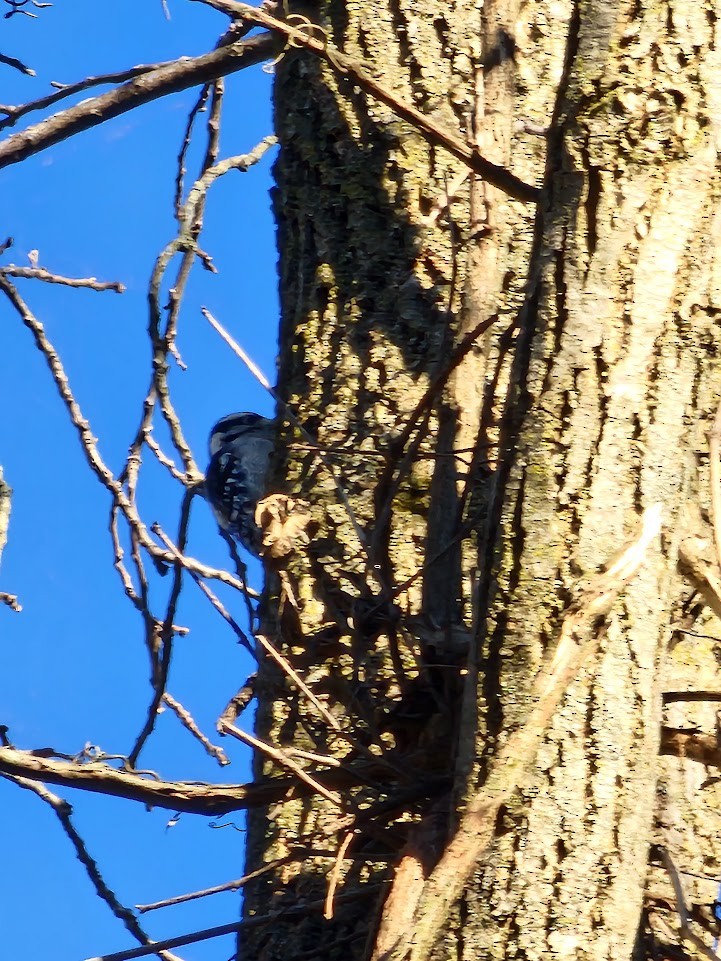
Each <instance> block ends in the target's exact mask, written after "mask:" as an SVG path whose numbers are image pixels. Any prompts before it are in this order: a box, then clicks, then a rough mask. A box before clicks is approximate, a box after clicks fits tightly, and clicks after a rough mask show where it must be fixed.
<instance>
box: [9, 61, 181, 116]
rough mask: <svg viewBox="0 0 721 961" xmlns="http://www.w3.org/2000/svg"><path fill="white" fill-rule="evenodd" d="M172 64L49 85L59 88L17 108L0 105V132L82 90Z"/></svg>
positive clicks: (135, 68) (139, 75)
mask: <svg viewBox="0 0 721 961" xmlns="http://www.w3.org/2000/svg"><path fill="white" fill-rule="evenodd" d="M171 63H172V61H170V60H168V61H166V62H164V63H151V64H145V65H141V66H138V67H131V68H130V70H121V71H119V72H116V73H106V74H102V75H101V76H97V77H85V79H84V80H80V81H79V82H78V83H68V84H60V83H56V82H54V83H51V86H52V87H57V88H59V89H58V90H57V92H56V93H51V94H48V95H47V96H45V97H41V98H40V99H39V100H30V101H29V102H28V103H23V104H20V105H19V106H17V107H11V106H10V105H5V104H3V105H0V113H4V114H6V119H5V120H0V130H2V129H3V128H5V127H14V126H15V124H16V123H17V122H18V120H19V119H20V118H21V117H24V116H25V115H26V114H28V113H31V112H32V111H34V110H44V109H45V108H46V107H52V106H53V104H56V103H58V102H59V101H61V100H64V99H65V98H66V97H72V96H73V94H76V93H80V92H81V91H83V90H87V89H88V88H89V87H99V86H102V85H103V84H106V83H124V82H125V81H126V80H132V79H133V77H141V76H142V75H143V74H146V73H150V72H151V71H153V70H159V69H160V68H161V67H167V66H169V65H170V64H171Z"/></svg>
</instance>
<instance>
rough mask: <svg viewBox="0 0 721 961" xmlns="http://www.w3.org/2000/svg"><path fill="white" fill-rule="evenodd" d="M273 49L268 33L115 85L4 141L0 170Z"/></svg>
mask: <svg viewBox="0 0 721 961" xmlns="http://www.w3.org/2000/svg"><path fill="white" fill-rule="evenodd" d="M277 50H278V42H277V40H276V38H275V37H273V36H272V34H261V35H260V36H256V37H250V38H249V39H247V40H239V41H237V42H236V43H232V44H229V45H228V46H224V47H220V48H219V49H217V50H213V51H211V52H210V53H206V54H203V56H201V57H191V58H185V57H183V58H181V59H180V60H176V61H173V62H172V63H169V64H165V65H162V66H159V67H158V68H157V69H156V70H151V71H149V72H148V73H143V74H142V75H140V76H138V77H135V78H134V79H133V80H130V81H129V82H128V83H126V84H124V85H123V86H121V87H116V88H115V89H114V90H110V91H108V93H105V94H101V95H100V96H98V97H93V98H92V99H90V100H85V101H83V102H82V103H79V104H76V105H75V106H74V107H69V108H68V109H67V110H62V111H61V112H60V113H56V114H54V115H53V116H52V117H48V119H47V120H43V121H42V122H41V123H39V124H36V125H35V126H33V127H28V129H27V130H23V131H22V132H21V133H17V134H14V135H13V136H12V137H8V139H7V140H5V141H4V142H3V143H0V168H2V167H8V166H10V164H14V163H20V161H22V160H26V159H27V158H28V157H32V156H33V155H34V154H36V153H39V152H40V151H41V150H46V149H47V148H48V147H52V146H53V145H54V144H56V143H60V142H61V141H63V140H67V139H68V138H69V137H73V136H75V134H78V133H81V132H82V131H83V130H89V129H90V128H91V127H97V126H98V125H99V124H102V123H105V122H106V121H107V120H111V119H112V118H113V117H119V116H121V115H122V114H124V113H128V111H130V110H134V109H135V108H136V107H140V106H141V105H142V104H145V103H150V102H151V101H153V100H158V99H159V98H160V97H165V96H167V95H168V94H170V93H177V92H178V91H180V90H187V89H188V87H196V86H198V85H199V84H201V83H208V82H209V81H211V80H216V79H217V78H218V77H221V76H226V75H227V74H230V73H236V72H237V71H238V70H243V69H245V67H252V66H254V65H255V64H258V63H261V62H262V61H263V60H267V59H268V58H269V57H272V56H273V55H274V54H275V53H276V52H277Z"/></svg>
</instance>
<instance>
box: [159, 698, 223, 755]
mask: <svg viewBox="0 0 721 961" xmlns="http://www.w3.org/2000/svg"><path fill="white" fill-rule="evenodd" d="M163 703H165V704H167V705H168V707H169V708H170V709H171V711H173V712H174V713H175V715H176V717H177V718H178V720H179V721H180V723H181V724H182V725H183V727H184V728H185V729H186V730H187V731H190V733H191V734H192V735H193V737H194V738H195V739H196V741H198V742H199V743H200V744H202V745H203V747H204V748H205V750H206V752H207V753H208V754H209V755H210V756H211V757H214V758H215V760H216V761H217V762H218V764H220V765H221V766H222V767H224V766H225V765H226V764H230V759H229V758H228V755H227V754H226V753H225V751H224V750H223V748H222V747H218V746H217V745H216V744H212V743H211V741H210V740H209V739H208V738H207V737H206V736H205V734H203V732H202V731H201V730H200V728H199V727H198V725H197V724H196V722H195V720H194V719H193V715H192V714H191V713H190V711H188V710H187V708H185V707H183V705H182V704H181V703H180V701H178V700H176V699H175V698H174V697H173V695H172V694H168V692H167V691H165V692H164V693H163Z"/></svg>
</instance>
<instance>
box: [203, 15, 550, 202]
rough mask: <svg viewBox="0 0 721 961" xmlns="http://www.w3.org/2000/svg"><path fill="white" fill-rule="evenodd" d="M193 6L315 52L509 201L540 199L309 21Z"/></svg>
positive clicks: (530, 189)
mask: <svg viewBox="0 0 721 961" xmlns="http://www.w3.org/2000/svg"><path fill="white" fill-rule="evenodd" d="M193 2H195V3H204V4H206V5H207V6H210V7H213V8H214V9H215V10H219V11H221V12H222V13H225V14H227V15H228V16H230V17H233V18H234V19H236V20H243V21H246V22H247V21H250V22H251V23H256V24H258V26H262V27H267V28H268V29H269V30H272V31H274V32H275V33H277V34H279V35H280V36H282V37H285V38H286V40H287V41H288V43H289V45H291V46H294V47H302V48H303V49H305V50H310V51H312V52H313V53H315V54H317V55H318V56H319V57H320V58H321V59H322V60H324V61H325V62H326V63H328V64H329V65H330V66H331V67H333V69H334V70H336V71H337V72H338V73H339V74H340V75H341V76H342V77H346V78H348V79H350V80H352V81H353V82H354V83H356V84H357V85H358V86H359V87H360V88H361V90H364V91H365V92H366V93H368V94H370V95H371V96H372V97H373V98H374V99H375V100H379V101H380V102H381V103H384V104H385V105H386V106H387V107H390V108H391V110H393V111H394V113H396V114H397V115H398V116H399V117H401V118H402V119H403V120H406V121H408V123H410V124H411V125H412V126H413V127H414V128H415V129H416V130H418V131H419V132H420V133H421V134H423V136H424V137H426V139H427V140H428V141H429V143H432V144H435V145H437V146H441V147H444V148H445V149H446V150H447V151H448V152H449V153H450V154H452V155H453V156H454V157H456V158H457V159H458V160H460V161H461V162H462V163H464V164H466V166H468V167H469V168H470V169H471V170H472V171H473V172H474V173H477V174H480V176H481V177H483V179H484V180H486V181H487V182H488V183H489V184H493V185H494V186H495V187H498V188H499V189H500V190H503V191H504V193H506V194H508V195H509V196H510V197H514V198H515V199H516V200H521V201H524V202H525V203H535V202H536V201H537V200H538V199H539V197H540V195H541V191H540V189H539V188H538V187H533V186H531V185H530V184H527V183H524V182H523V181H522V180H521V179H520V178H519V177H516V176H515V174H512V173H511V172H510V170H506V169H505V167H499V166H498V165H497V164H494V163H491V161H490V160H487V159H486V158H485V157H484V156H483V155H482V154H481V153H480V151H479V150H478V148H477V147H475V146H474V145H473V144H470V143H468V142H467V141H465V140H462V139H461V138H460V137H459V136H457V134H456V133H455V132H454V131H452V130H449V129H448V128H447V127H444V126H443V125H442V124H439V123H436V122H435V121H434V120H433V119H432V118H431V117H429V116H426V114H423V113H421V111H420V110H417V109H416V108H415V107H413V106H412V105H411V104H409V103H406V102H405V101H404V100H400V99H399V98H398V97H397V96H396V94H395V92H394V91H393V90H391V89H390V88H389V87H386V86H385V85H384V84H382V83H379V82H378V81H377V80H375V79H374V78H373V77H372V76H371V72H370V71H371V70H372V66H371V65H370V64H363V63H361V62H360V61H358V60H354V59H352V58H351V57H347V56H345V54H342V53H341V52H340V51H339V50H337V49H336V48H334V47H331V45H330V44H329V43H328V39H327V37H326V36H325V33H324V31H323V30H322V28H321V27H319V26H318V24H314V23H311V22H310V21H308V20H306V22H305V23H301V26H300V27H294V26H292V25H291V24H290V23H288V22H286V21H283V20H278V19H276V18H275V17H272V16H271V15H270V14H269V13H267V12H266V11H265V10H264V9H263V8H262V7H251V6H248V5H247V4H245V3H237V2H236V0H193ZM303 19H305V18H303ZM318 34H321V35H322V36H323V39H322V40H319V39H317V35H318Z"/></svg>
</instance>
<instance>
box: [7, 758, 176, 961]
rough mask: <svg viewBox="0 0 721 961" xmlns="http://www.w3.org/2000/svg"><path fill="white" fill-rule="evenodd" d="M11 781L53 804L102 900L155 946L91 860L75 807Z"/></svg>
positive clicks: (170, 958) (168, 957) (171, 957)
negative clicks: (72, 815)
mask: <svg viewBox="0 0 721 961" xmlns="http://www.w3.org/2000/svg"><path fill="white" fill-rule="evenodd" d="M8 779H9V780H11V781H13V782H14V783H15V784H17V785H18V787H21V788H23V789H24V790H26V791H32V793H33V794H36V795H37V796H38V797H39V798H41V799H42V800H43V801H45V803H46V804H48V805H50V807H51V808H52V809H53V811H54V812H55V814H56V815H57V817H58V820H59V821H60V824H61V826H62V829H63V831H64V832H65V834H66V835H67V837H68V838H69V839H70V843H71V844H72V846H73V848H74V849H75V854H76V856H77V859H78V861H80V863H81V864H82V865H83V867H84V868H85V870H86V872H87V875H88V877H89V878H90V882H91V884H92V885H93V887H94V888H95V891H96V893H97V895H98V897H99V898H100V899H101V900H102V901H105V903H106V904H107V905H108V907H109V908H110V910H111V911H112V912H113V914H114V915H115V917H116V918H118V920H120V921H122V923H123V924H124V925H125V927H126V928H127V929H128V931H129V932H130V933H131V934H132V935H133V937H134V938H136V939H137V940H138V941H139V942H140V944H142V945H144V946H146V947H147V946H150V945H152V941H151V940H150V938H149V937H148V935H147V934H146V933H145V931H143V929H142V928H141V926H140V925H139V924H138V920H137V918H136V917H135V915H134V914H133V912H132V911H131V910H130V908H126V907H125V905H123V904H121V903H120V901H119V900H118V898H117V895H116V894H115V892H114V891H112V890H111V889H110V888H109V887H108V885H107V883H106V882H105V879H104V878H103V876H102V874H101V873H100V869H99V868H98V865H97V862H96V861H95V859H94V858H93V857H91V855H90V852H89V851H88V849H87V847H86V845H85V842H84V841H83V839H82V837H81V836H80V834H79V833H78V831H77V828H76V827H75V825H74V824H73V821H72V818H71V814H72V811H73V809H72V806H71V805H70V804H68V802H67V801H65V800H63V798H60V797H58V796H57V794H53V793H52V792H51V791H49V790H48V789H47V788H46V787H45V786H44V785H43V784H37V783H35V782H34V781H30V780H28V779H26V778H22V777H9V778H8ZM158 953H159V956H160V957H161V958H164V959H165V961H182V959H181V958H179V957H178V956H177V955H175V954H171V953H170V952H167V951H159V952H158Z"/></svg>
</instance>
